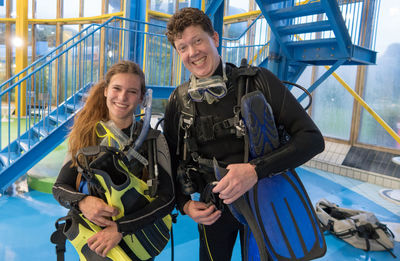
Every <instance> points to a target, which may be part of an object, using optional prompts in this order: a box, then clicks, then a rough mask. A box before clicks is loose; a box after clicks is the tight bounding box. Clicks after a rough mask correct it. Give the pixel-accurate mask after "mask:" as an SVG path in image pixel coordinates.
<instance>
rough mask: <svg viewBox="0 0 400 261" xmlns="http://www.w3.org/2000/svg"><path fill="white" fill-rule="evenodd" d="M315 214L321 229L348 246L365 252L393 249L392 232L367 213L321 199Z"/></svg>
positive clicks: (371, 214)
mask: <svg viewBox="0 0 400 261" xmlns="http://www.w3.org/2000/svg"><path fill="white" fill-rule="evenodd" d="M316 213H317V216H318V219H319V221H320V223H321V224H322V227H323V228H324V229H326V230H327V231H329V232H330V233H331V234H333V235H335V236H336V237H338V238H340V239H342V240H344V241H345V242H347V243H349V244H350V245H352V246H354V247H356V248H360V249H363V250H366V251H370V250H371V251H382V250H386V251H388V252H389V253H390V254H391V255H392V256H393V257H395V256H394V254H393V253H392V251H391V250H390V249H393V247H394V235H393V233H392V231H391V230H390V229H389V228H388V227H387V226H386V225H385V224H382V223H380V222H379V221H378V219H377V218H376V216H375V215H374V214H373V213H371V212H367V211H362V210H354V209H348V208H341V207H339V206H338V205H336V204H334V203H332V202H329V201H328V200H326V199H321V200H320V201H318V202H317V204H316Z"/></svg>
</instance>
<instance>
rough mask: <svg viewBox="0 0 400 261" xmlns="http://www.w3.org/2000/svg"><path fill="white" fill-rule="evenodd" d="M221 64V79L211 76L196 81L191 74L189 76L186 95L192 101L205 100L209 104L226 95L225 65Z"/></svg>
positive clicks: (218, 76) (217, 76)
mask: <svg viewBox="0 0 400 261" xmlns="http://www.w3.org/2000/svg"><path fill="white" fill-rule="evenodd" d="M222 64H223V66H222V74H223V76H222V77H221V76H220V75H213V76H211V77H208V78H200V79H197V78H196V76H194V75H193V74H192V75H190V85H189V90H188V95H189V97H190V98H191V100H192V101H195V102H201V101H203V100H204V99H205V100H206V101H207V102H208V103H209V104H211V103H213V102H215V101H218V99H221V98H222V97H224V96H225V95H226V93H227V87H226V84H225V82H226V81H227V80H228V78H227V77H226V73H225V65H224V63H222Z"/></svg>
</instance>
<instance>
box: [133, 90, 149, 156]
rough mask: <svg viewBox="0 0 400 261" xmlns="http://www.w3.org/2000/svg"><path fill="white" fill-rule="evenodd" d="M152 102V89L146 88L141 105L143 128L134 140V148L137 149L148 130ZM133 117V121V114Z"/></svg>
mask: <svg viewBox="0 0 400 261" xmlns="http://www.w3.org/2000/svg"><path fill="white" fill-rule="evenodd" d="M152 102H153V90H152V89H147V91H146V94H145V96H144V99H143V103H142V107H143V110H144V118H143V128H142V131H141V132H140V134H139V136H138V138H137V139H136V141H135V145H134V146H133V149H134V150H138V149H139V148H140V146H142V144H143V141H144V140H145V139H146V136H147V132H148V131H149V128H150V120H151V111H152ZM133 117H134V119H133V122H135V118H136V116H135V115H133ZM133 126H134V125H133V124H132V127H131V137H132V132H133V131H132V129H133Z"/></svg>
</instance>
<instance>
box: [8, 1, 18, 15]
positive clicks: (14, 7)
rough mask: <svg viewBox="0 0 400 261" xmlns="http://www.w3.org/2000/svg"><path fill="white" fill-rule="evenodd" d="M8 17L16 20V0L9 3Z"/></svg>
mask: <svg viewBox="0 0 400 261" xmlns="http://www.w3.org/2000/svg"><path fill="white" fill-rule="evenodd" d="M10 12H11V13H10V16H11V18H16V17H17V0H12V1H11V8H10Z"/></svg>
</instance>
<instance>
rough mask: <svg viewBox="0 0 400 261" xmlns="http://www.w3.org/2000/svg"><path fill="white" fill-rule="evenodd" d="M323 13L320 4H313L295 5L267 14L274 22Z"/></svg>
mask: <svg viewBox="0 0 400 261" xmlns="http://www.w3.org/2000/svg"><path fill="white" fill-rule="evenodd" d="M323 13H325V11H324V9H323V7H322V5H321V3H320V2H315V3H311V4H305V5H297V6H292V7H286V8H279V9H276V10H272V11H270V12H269V15H270V17H271V18H272V19H274V20H282V19H289V18H297V17H302V16H307V15H315V14H323Z"/></svg>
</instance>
